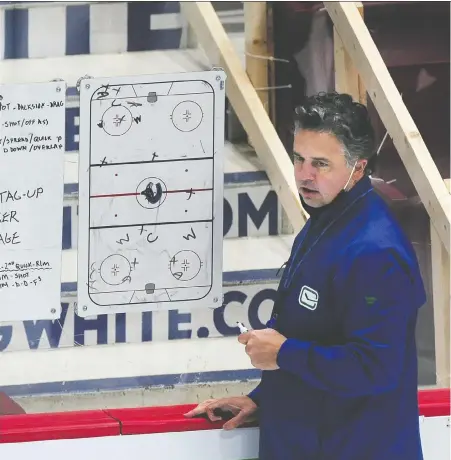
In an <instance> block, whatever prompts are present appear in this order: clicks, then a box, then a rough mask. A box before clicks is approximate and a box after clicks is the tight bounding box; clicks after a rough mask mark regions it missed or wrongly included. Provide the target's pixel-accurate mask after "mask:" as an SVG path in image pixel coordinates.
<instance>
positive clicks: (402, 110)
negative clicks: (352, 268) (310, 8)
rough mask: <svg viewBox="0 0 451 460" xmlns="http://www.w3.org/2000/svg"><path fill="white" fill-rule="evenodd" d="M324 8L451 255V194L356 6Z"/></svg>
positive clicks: (332, 4) (339, 4)
mask: <svg viewBox="0 0 451 460" xmlns="http://www.w3.org/2000/svg"><path fill="white" fill-rule="evenodd" d="M324 6H325V7H326V9H327V11H328V13H329V15H330V17H331V19H332V21H333V23H334V27H335V28H336V30H337V33H338V34H339V36H340V38H341V40H342V42H343V44H344V46H345V48H346V50H347V52H348V53H349V56H350V57H351V59H352V62H353V63H354V66H355V67H356V69H357V71H358V72H359V74H360V76H361V78H362V80H363V83H364V84H365V86H366V88H367V91H368V94H369V96H370V97H371V99H372V101H373V104H374V106H375V108H376V110H377V112H378V114H379V116H380V118H381V120H382V122H383V123H384V125H385V127H386V129H387V131H388V133H389V135H390V137H391V138H392V139H393V143H394V145H395V147H396V149H397V151H398V153H399V156H400V157H401V160H402V161H403V163H404V165H405V167H406V170H407V172H408V173H409V176H410V178H411V180H412V182H413V184H414V186H415V188H416V189H417V191H418V194H419V196H420V198H421V201H422V202H423V203H424V206H425V208H426V211H427V212H428V214H429V216H430V218H431V222H432V224H433V226H434V227H435V229H436V231H437V234H438V236H439V238H440V241H441V242H442V243H443V245H444V247H445V249H446V251H447V253H448V254H449V253H450V246H451V242H450V220H451V196H450V194H449V193H448V190H447V188H446V186H445V183H444V181H443V180H442V178H441V176H440V173H439V171H438V169H437V166H436V165H435V163H434V161H433V159H432V157H431V155H430V153H429V151H428V149H427V147H426V144H425V143H424V141H423V138H422V137H421V135H420V133H419V132H418V129H417V127H416V125H415V123H414V121H413V119H412V117H411V115H410V114H409V112H408V110H407V108H406V106H405V104H404V102H403V100H402V98H401V95H400V94H399V91H398V90H397V88H396V86H395V83H394V82H393V79H392V78H391V76H390V74H389V72H388V69H387V67H386V65H385V63H384V61H383V59H382V57H381V55H380V53H379V51H378V49H377V47H376V45H375V43H374V41H373V39H372V37H371V35H370V33H369V31H368V29H367V27H366V25H365V23H364V21H363V19H362V17H361V15H360V13H359V10H358V8H357V6H356V4H355V3H353V2H351V3H346V2H324Z"/></svg>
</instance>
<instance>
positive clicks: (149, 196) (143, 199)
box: [136, 177, 168, 209]
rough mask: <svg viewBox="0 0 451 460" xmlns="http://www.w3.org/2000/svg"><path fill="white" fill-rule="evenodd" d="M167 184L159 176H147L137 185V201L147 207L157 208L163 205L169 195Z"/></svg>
mask: <svg viewBox="0 0 451 460" xmlns="http://www.w3.org/2000/svg"><path fill="white" fill-rule="evenodd" d="M167 191H168V189H167V187H166V184H165V183H164V182H163V181H162V180H161V179H159V178H158V177H147V178H146V179H143V180H142V181H141V182H140V183H139V184H138V187H136V193H137V195H136V201H137V202H138V203H139V205H140V206H142V207H143V208H146V209H155V208H158V207H159V206H161V205H162V204H163V203H164V201H165V200H166V196H167Z"/></svg>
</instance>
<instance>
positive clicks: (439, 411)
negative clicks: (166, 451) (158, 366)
mask: <svg viewBox="0 0 451 460" xmlns="http://www.w3.org/2000/svg"><path fill="white" fill-rule="evenodd" d="M418 398H419V412H420V415H422V416H425V417H440V416H449V415H450V390H449V389H444V390H442V389H440V390H421V391H419V392H418ZM194 407H195V405H193V404H189V405H181V406H163V407H142V408H133V409H112V410H95V411H79V412H61V413H49V414H22V415H5V416H0V443H15V442H30V441H44V440H55V439H75V438H93V437H102V436H118V435H121V434H122V435H134V434H149V433H167V432H179V431H196V430H212V429H220V428H221V427H222V422H215V423H212V422H209V421H208V420H205V419H202V418H199V419H186V418H185V417H184V416H183V414H184V413H186V412H187V411H189V410H190V409H192V408H194Z"/></svg>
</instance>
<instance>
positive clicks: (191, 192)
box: [186, 189, 194, 200]
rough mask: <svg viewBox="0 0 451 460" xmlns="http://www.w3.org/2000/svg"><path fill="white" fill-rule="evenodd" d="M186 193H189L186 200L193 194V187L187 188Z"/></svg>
mask: <svg viewBox="0 0 451 460" xmlns="http://www.w3.org/2000/svg"><path fill="white" fill-rule="evenodd" d="M186 193H189V196H188V198H187V200H189V199H190V198H191V197H192V196H193V195H194V192H193V189H191V190H187V192H186Z"/></svg>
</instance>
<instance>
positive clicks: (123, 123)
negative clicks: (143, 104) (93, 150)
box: [102, 105, 133, 136]
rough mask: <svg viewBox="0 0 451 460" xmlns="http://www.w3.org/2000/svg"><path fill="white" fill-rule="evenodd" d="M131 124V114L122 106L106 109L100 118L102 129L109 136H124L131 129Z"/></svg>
mask: <svg viewBox="0 0 451 460" xmlns="http://www.w3.org/2000/svg"><path fill="white" fill-rule="evenodd" d="M132 123H133V116H132V113H131V112H130V110H128V109H127V107H124V106H122V105H117V106H112V107H110V108H108V109H107V110H105V113H104V114H103V116H102V128H103V130H104V131H105V132H106V133H107V134H109V135H110V136H122V135H124V134H125V133H126V132H127V131H128V130H129V129H130V128H131V127H132Z"/></svg>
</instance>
